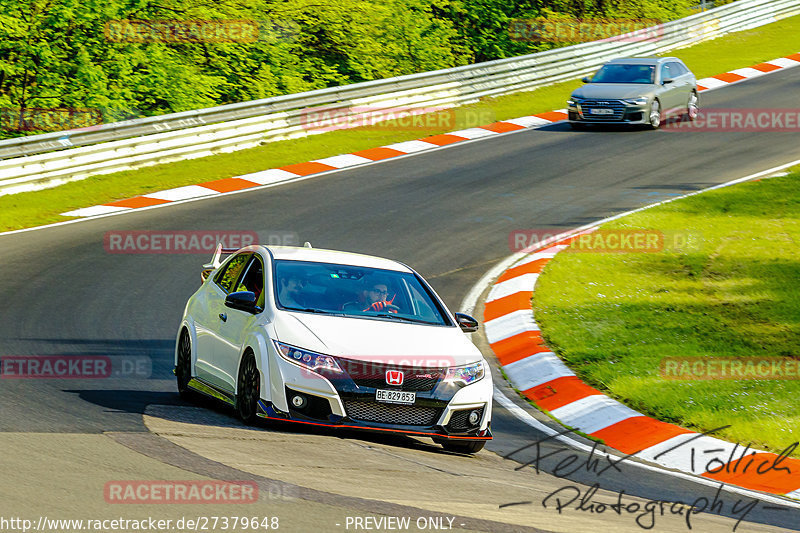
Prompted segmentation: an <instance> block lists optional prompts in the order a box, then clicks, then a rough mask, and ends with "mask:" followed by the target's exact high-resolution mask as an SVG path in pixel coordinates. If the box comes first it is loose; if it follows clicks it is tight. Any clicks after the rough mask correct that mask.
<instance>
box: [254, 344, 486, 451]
mask: <svg viewBox="0 0 800 533" xmlns="http://www.w3.org/2000/svg"><path fill="white" fill-rule="evenodd" d="M339 361H340V362H341V360H339ZM278 367H279V370H280V381H281V383H280V390H277V389H278V387H277V386H274V387H273V389H272V390H273V401H272V402H267V401H265V400H263V399H262V400H261V401H260V402H259V416H260V417H262V418H265V419H269V420H276V421H284V422H296V423H302V424H310V425H315V426H324V427H331V428H342V429H357V430H365V431H375V432H382V433H387V432H390V433H400V434H406V435H415V436H427V437H435V438H437V439H442V438H444V439H452V440H483V441H485V440H490V439H491V438H492V434H491V431H490V426H491V408H492V392H493V391H492V379H491V375H489V367H488V365H487V364H486V363H485V362H484V377H483V378H482V379H480V380H479V381H477V382H475V383H472V384H470V385H466V386H465V385H458V384H454V383H446V382H444V381H443V380H442V379H441V378H442V377H443V374H438V379H437V372H435V370H436V369H430V368H427V369H425V373H426V374H430V375H431V376H432V377H431V378H430V379H428V380H427V381H428V382H427V383H421V382H420V381H425V380H418V381H417V382H416V383H413V382H411V381H409V383H408V384H407V385H405V384H404V385H403V386H400V387H393V386H389V385H382V386H381V385H380V384H379V383H377V382H375V380H374V379H363V378H362V379H359V378H357V377H356V378H353V377H352V376H351V375H350V374H349V373H348V372H347V371H345V372H343V373H331V372H326V371H320V372H319V373H317V372H311V371H309V370H306V369H303V368H300V367H298V366H297V365H294V364H292V363H289V362H287V361H284V360H279V361H278ZM345 368H346V367H345ZM386 368H396V367H392V366H391V365H387V366H386ZM404 370H408V369H404ZM432 371H434V372H432ZM273 385H275V384H274V383H273ZM378 388H382V389H390V390H400V391H404V390H405V391H413V392H414V393H415V401H414V404H413V405H403V404H389V403H384V402H378V401H377V400H376V390H378ZM276 392H279V394H274V393H276ZM295 396H299V397H300V398H301V399H300V400H298V401H296V402H293V399H294V397H295ZM298 404H301V405H298ZM473 411H474V412H477V413H478V421H477V422H476V423H474V424H471V423H470V422H469V414H470V413H472V412H473Z"/></svg>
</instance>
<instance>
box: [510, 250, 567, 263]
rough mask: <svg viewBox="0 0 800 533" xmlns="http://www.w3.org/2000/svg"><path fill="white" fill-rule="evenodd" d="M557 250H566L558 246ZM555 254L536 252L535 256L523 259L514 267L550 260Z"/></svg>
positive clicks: (531, 255)
mask: <svg viewBox="0 0 800 533" xmlns="http://www.w3.org/2000/svg"><path fill="white" fill-rule="evenodd" d="M557 248H562V249H563V248H566V246H558V247H557ZM556 253H557V252H547V253H545V252H537V253H535V254H530V255H528V257H526V258H525V259H523V260H522V261H520V262H519V263H517V264H516V265H514V266H515V267H518V266H520V265H527V264H528V263H533V262H534V261H538V260H539V259H552V258H554V257H555V256H556Z"/></svg>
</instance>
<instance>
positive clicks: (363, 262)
mask: <svg viewBox="0 0 800 533" xmlns="http://www.w3.org/2000/svg"><path fill="white" fill-rule="evenodd" d="M264 248H266V249H268V250H269V251H270V252H272V256H273V257H274V258H275V259H283V260H288V261H314V262H317V263H333V264H340V265H349V266H360V267H368V268H380V269H384V270H397V271H399V272H411V270H410V269H409V268H408V267H407V266H405V265H403V264H401V263H398V262H397V261H393V260H391V259H385V258H383V257H375V256H372V255H363V254H356V253H353V252H341V251H338V250H324V249H322V248H305V247H295V246H266V245H265V246H264Z"/></svg>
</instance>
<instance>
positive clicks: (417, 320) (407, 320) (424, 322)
mask: <svg viewBox="0 0 800 533" xmlns="http://www.w3.org/2000/svg"><path fill="white" fill-rule="evenodd" d="M367 316H377V317H380V318H393V319H395V320H402V321H403V322H414V323H415V324H430V322H428V321H427V320H419V319H418V318H408V317H407V316H399V315H395V314H393V313H377V314H375V315H367Z"/></svg>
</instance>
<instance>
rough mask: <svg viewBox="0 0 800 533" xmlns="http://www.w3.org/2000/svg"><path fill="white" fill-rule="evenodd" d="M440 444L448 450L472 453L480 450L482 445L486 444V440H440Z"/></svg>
mask: <svg viewBox="0 0 800 533" xmlns="http://www.w3.org/2000/svg"><path fill="white" fill-rule="evenodd" d="M440 444H441V445H442V448H444V449H445V450H447V451H448V452H456V453H468V454H473V453H478V452H479V451H481V450H482V449H483V447H484V446H485V445H486V441H485V440H474V441H468V442H458V441H456V442H453V441H451V440H444V441H441V442H440Z"/></svg>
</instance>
